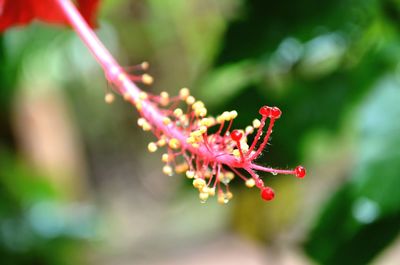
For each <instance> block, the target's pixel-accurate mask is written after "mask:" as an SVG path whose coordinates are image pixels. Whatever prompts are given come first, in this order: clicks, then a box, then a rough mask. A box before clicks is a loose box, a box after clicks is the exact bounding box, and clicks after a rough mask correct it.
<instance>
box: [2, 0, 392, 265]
mask: <svg viewBox="0 0 400 265" xmlns="http://www.w3.org/2000/svg"><path fill="white" fill-rule="evenodd" d="M99 20H100V21H99V22H100V27H99V28H98V30H97V33H98V34H99V36H100V38H101V39H102V40H103V41H104V43H105V45H106V46H107V47H108V48H109V49H110V50H111V51H112V53H113V54H114V55H115V56H116V58H117V59H118V60H119V62H120V63H121V64H122V65H126V66H129V65H135V64H137V63H140V62H142V61H144V60H146V61H149V62H150V63H151V69H150V71H149V72H150V74H152V75H153V76H154V77H155V78H156V82H155V84H154V85H153V86H152V87H143V88H144V89H145V90H147V91H150V92H153V93H159V92H160V91H162V90H166V91H168V92H169V93H170V94H175V93H177V91H178V90H179V88H181V87H184V86H188V87H190V88H191V90H192V92H193V94H194V95H195V96H196V97H198V98H200V99H202V100H203V101H204V102H205V103H206V105H207V106H208V109H209V112H210V113H212V114H218V113H220V112H222V111H224V110H231V109H235V110H237V111H238V112H239V117H238V118H237V119H236V120H237V121H236V123H235V126H236V127H238V128H243V127H244V126H246V125H247V124H249V123H250V122H251V121H252V120H253V119H254V118H256V117H257V115H258V114H257V113H258V108H259V107H260V106H262V105H276V106H279V107H280V108H281V109H282V111H283V116H282V118H281V119H280V120H279V122H278V123H277V125H276V128H275V129H274V133H273V137H272V141H271V145H270V146H269V148H268V151H267V153H266V154H265V155H264V157H263V158H262V159H261V161H260V163H262V164H266V165H271V166H275V167H282V168H286V167H293V166H295V165H297V164H302V165H304V166H306V168H307V169H308V176H307V178H306V179H304V180H301V181H300V180H298V179H295V178H293V177H290V176H270V175H264V176H263V177H264V180H265V181H266V182H267V183H269V184H270V185H271V186H272V187H273V188H274V189H275V190H276V191H277V196H276V199H275V200H274V201H273V202H270V203H265V202H263V201H262V200H261V199H260V197H259V194H258V192H257V191H256V190H248V189H247V190H246V188H244V187H243V186H244V185H242V183H236V184H238V185H234V195H235V198H234V199H233V200H232V201H231V202H230V203H229V204H228V205H226V206H220V205H218V204H217V203H216V201H214V200H209V202H208V203H207V204H206V205H203V204H200V203H199V202H198V196H197V194H196V192H194V191H193V190H192V188H190V183H189V182H188V181H186V180H185V178H184V177H183V176H179V175H175V176H172V177H166V176H164V175H163V174H162V173H161V168H162V163H161V161H160V157H159V155H158V154H157V155H152V154H148V152H147V151H146V146H147V143H148V142H149V141H151V140H153V137H152V136H151V135H149V134H146V133H143V132H142V131H141V130H139V129H138V127H137V126H136V119H137V118H138V116H137V113H136V112H135V110H134V109H133V107H132V106H130V105H128V104H126V103H124V102H123V100H117V101H116V102H115V103H114V104H112V105H106V104H104V100H103V97H104V92H105V91H107V89H108V88H107V83H106V81H105V78H104V76H103V73H102V72H101V69H100V67H99V66H98V65H97V64H96V62H95V61H94V59H93V58H92V57H91V55H90V53H89V52H88V50H87V49H86V48H85V47H84V46H83V45H82V43H81V42H80V40H79V39H78V38H77V37H76V36H75V35H74V33H73V32H72V31H71V30H69V29H65V28H60V27H55V26H48V25H44V24H42V23H34V24H32V25H31V26H29V27H25V28H14V29H12V30H9V31H8V32H6V33H5V34H3V35H2V36H0V62H1V63H0V257H1V261H0V263H1V264H6V265H8V264H55V265H58V264H66V265H67V264H96V265H102V264H121V265H122V264H160V265H161V264H178V265H179V264H230V265H235V264H241V265H242V264H274V265H281V264H282V265H283V264H285V265H286V264H287V265H297V264H298V265H302V264H352V265H357V264H376V265H386V264H388V265H389V264H400V238H399V230H400V122H399V119H400V64H399V62H400V1H398V0H382V1H377V0H352V1H350V0H327V1H318V0H304V1H289V0H284V1H269V0H115V1H111V0H108V1H107V0H105V1H103V3H102V6H101V12H100V17H99Z"/></svg>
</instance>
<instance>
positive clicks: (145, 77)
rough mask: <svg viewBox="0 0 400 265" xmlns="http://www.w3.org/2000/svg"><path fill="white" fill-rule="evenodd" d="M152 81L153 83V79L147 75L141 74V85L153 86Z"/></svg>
mask: <svg viewBox="0 0 400 265" xmlns="http://www.w3.org/2000/svg"><path fill="white" fill-rule="evenodd" d="M153 81H154V79H153V77H152V76H151V75H149V74H143V75H142V82H143V84H145V85H151V84H153Z"/></svg>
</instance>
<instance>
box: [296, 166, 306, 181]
mask: <svg viewBox="0 0 400 265" xmlns="http://www.w3.org/2000/svg"><path fill="white" fill-rule="evenodd" d="M294 173H295V174H296V177H298V178H301V179H302V178H304V177H305V176H306V169H305V168H304V167H302V166H297V167H296V168H295V169H294Z"/></svg>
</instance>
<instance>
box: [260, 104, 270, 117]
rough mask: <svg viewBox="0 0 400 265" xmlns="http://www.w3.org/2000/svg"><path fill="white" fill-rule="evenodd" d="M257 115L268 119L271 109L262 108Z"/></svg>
mask: <svg viewBox="0 0 400 265" xmlns="http://www.w3.org/2000/svg"><path fill="white" fill-rule="evenodd" d="M258 113H260V114H261V115H262V116H267V117H268V116H269V115H270V114H271V107H268V106H263V107H261V108H260V110H259V111H258Z"/></svg>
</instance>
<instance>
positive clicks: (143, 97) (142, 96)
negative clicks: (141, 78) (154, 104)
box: [139, 91, 148, 100]
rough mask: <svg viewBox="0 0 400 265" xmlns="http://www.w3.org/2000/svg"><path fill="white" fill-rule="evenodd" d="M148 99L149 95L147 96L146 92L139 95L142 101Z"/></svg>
mask: <svg viewBox="0 0 400 265" xmlns="http://www.w3.org/2000/svg"><path fill="white" fill-rule="evenodd" d="M147 97H148V95H147V93H146V92H143V91H142V92H140V93H139V98H140V99H141V100H144V99H147Z"/></svg>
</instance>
